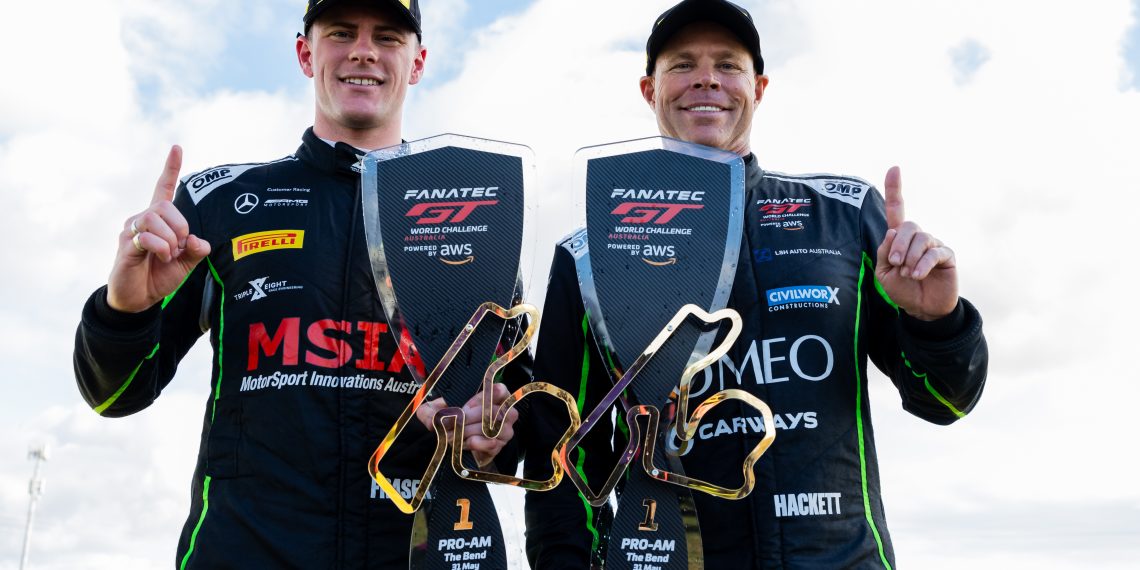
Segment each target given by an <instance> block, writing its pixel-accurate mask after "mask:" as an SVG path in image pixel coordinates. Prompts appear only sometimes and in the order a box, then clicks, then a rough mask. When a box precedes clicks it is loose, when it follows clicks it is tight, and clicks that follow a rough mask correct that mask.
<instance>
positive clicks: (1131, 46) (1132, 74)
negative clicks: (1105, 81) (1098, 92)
mask: <svg viewBox="0 0 1140 570" xmlns="http://www.w3.org/2000/svg"><path fill="white" fill-rule="evenodd" d="M1121 49H1122V51H1123V55H1124V65H1125V66H1126V68H1127V72H1126V75H1125V77H1124V88H1125V89H1132V90H1135V91H1140V0H1132V26H1131V27H1129V28H1128V30H1127V31H1125V32H1124V43H1123V45H1122V46H1121Z"/></svg>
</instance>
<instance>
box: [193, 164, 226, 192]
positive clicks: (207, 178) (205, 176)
mask: <svg viewBox="0 0 1140 570" xmlns="http://www.w3.org/2000/svg"><path fill="white" fill-rule="evenodd" d="M229 178H233V174H231V172H230V169H229V168H228V167H225V168H215V169H213V170H207V171H205V172H203V173H201V174H199V175H198V176H195V177H194V178H191V179H190V181H189V182H188V183H187V185H188V186H190V189H191V190H201V189H202V188H205V187H206V186H209V185H210V184H213V183H214V182H218V181H219V180H227V179H229Z"/></svg>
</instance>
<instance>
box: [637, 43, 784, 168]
mask: <svg viewBox="0 0 1140 570" xmlns="http://www.w3.org/2000/svg"><path fill="white" fill-rule="evenodd" d="M767 85H768V77H767V76H765V75H757V74H756V72H755V68H754V66H753V63H752V56H751V55H750V54H749V52H748V49H747V48H746V47H744V44H742V43H740V41H738V40H737V39H736V36H734V35H733V34H732V32H730V31H729V30H728V29H727V28H725V27H724V26H721V25H719V24H715V23H712V22H696V23H694V24H690V25H688V26H685V27H684V28H682V29H681V30H680V31H678V32H677V33H676V34H675V35H674V36H673V37H672V38H670V39H669V41H668V43H666V44H665V46H664V47H663V48H662V49H661V53H660V55H658V56H657V62H656V64H655V66H654V69H653V75H652V76H647V77H643V78H641V94H642V96H643V97H645V101H646V102H648V103H649V106H650V108H652V109H653V112H654V114H656V115H657V128H658V130H660V131H661V134H662V135H664V136H667V137H673V138H677V139H681V140H684V141H688V142H694V143H698V144H703V145H706V146H712V147H716V148H720V149H724V150H727V151H730V152H734V153H736V154H739V155H741V156H745V155H747V154H748V153H749V152H750V150H749V137H750V136H751V133H752V115H753V113H754V112H755V110H756V106H757V105H759V104H760V99H761V98H762V97H763V96H764V88H765V87H767Z"/></svg>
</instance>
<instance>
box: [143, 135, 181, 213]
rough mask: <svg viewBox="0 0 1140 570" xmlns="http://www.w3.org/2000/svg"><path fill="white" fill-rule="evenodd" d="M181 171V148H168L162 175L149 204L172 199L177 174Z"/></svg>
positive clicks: (176, 146) (176, 185) (175, 146)
mask: <svg viewBox="0 0 1140 570" xmlns="http://www.w3.org/2000/svg"><path fill="white" fill-rule="evenodd" d="M181 170H182V147H180V146H178V145H174V146H172V147H170V153H169V154H167V155H166V165H165V166H163V167H162V174H161V175H159V177H158V183H157V184H155V185H154V197H153V198H151V200H150V203H151V204H155V203H158V202H169V201H171V200H173V199H174V190H175V189H176V188H178V172H179V171H181Z"/></svg>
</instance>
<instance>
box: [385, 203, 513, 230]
mask: <svg viewBox="0 0 1140 570" xmlns="http://www.w3.org/2000/svg"><path fill="white" fill-rule="evenodd" d="M498 203H499V201H498V200H476V201H472V202H425V203H423V204H416V205H415V206H412V209H411V210H408V213H407V214H404V216H407V217H417V216H418V217H419V219H418V220H416V225H421V224H442V223H444V222H448V223H451V224H457V223H459V222H462V221H463V220H466V219H467V217H468V216H470V215H471V213H472V212H474V211H475V208H478V207H479V206H494V205H495V204H498Z"/></svg>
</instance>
